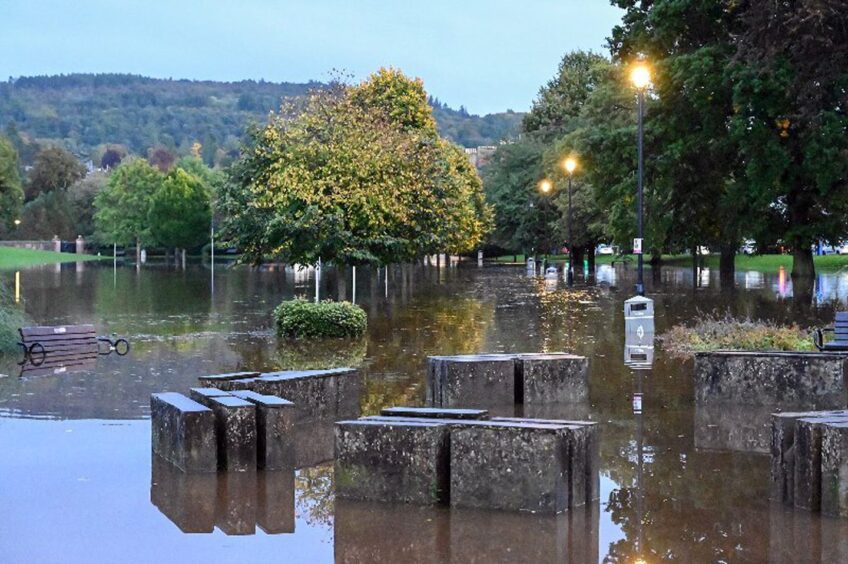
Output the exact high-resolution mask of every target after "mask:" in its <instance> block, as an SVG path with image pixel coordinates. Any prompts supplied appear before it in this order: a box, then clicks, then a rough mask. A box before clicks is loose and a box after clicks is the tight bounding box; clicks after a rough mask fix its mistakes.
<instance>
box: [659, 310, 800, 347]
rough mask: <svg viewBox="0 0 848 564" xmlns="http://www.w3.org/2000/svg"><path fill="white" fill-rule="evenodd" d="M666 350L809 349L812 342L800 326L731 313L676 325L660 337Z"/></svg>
mask: <svg viewBox="0 0 848 564" xmlns="http://www.w3.org/2000/svg"><path fill="white" fill-rule="evenodd" d="M659 340H660V342H661V343H662V345H663V349H665V350H666V351H668V352H669V353H670V354H671V355H673V356H689V355H691V354H694V353H696V352H705V351H716V350H740V351H809V350H813V348H814V346H813V341H812V339H811V337H810V333H809V332H808V331H804V330H803V329H801V328H800V327H798V326H797V325H776V324H774V323H767V322H764V321H752V320H751V319H736V318H734V317H731V316H729V315H725V316H724V317H720V316H718V315H712V316H706V317H704V318H703V319H700V320H698V321H697V322H695V324H694V325H675V326H674V327H672V328H671V329H669V330H668V331H667V332H666V333H664V334H663V335H661V336H660V338H659Z"/></svg>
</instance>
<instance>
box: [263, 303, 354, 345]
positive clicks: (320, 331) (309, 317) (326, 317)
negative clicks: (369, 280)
mask: <svg viewBox="0 0 848 564" xmlns="http://www.w3.org/2000/svg"><path fill="white" fill-rule="evenodd" d="M274 320H275V323H276V326H277V333H278V334H279V335H280V336H283V337H290V338H296V339H316V338H326V337H331V338H344V337H361V336H362V335H363V334H364V333H365V329H366V327H367V326H368V316H367V315H366V314H365V310H363V309H362V308H361V307H359V306H357V305H355V304H352V303H350V302H333V301H323V302H319V303H313V302H309V301H307V300H304V299H300V298H296V299H294V300H289V301H285V302H283V303H281V304H280V305H279V306H277V308H276V309H274Z"/></svg>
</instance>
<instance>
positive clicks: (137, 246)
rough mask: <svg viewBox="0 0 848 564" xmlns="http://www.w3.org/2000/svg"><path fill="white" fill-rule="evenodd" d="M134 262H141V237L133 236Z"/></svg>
mask: <svg viewBox="0 0 848 564" xmlns="http://www.w3.org/2000/svg"><path fill="white" fill-rule="evenodd" d="M135 264H136V265H139V264H141V239H139V238H138V237H136V238H135Z"/></svg>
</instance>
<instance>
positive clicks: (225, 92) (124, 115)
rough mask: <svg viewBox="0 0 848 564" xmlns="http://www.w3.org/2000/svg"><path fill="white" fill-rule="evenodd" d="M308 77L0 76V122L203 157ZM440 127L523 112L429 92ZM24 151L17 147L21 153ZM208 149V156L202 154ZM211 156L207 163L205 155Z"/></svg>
mask: <svg viewBox="0 0 848 564" xmlns="http://www.w3.org/2000/svg"><path fill="white" fill-rule="evenodd" d="M316 86H320V83H318V82H310V83H306V84H296V83H286V82H283V83H274V82H265V81H261V80H260V81H254V80H244V81H240V82H215V81H195V80H171V79H155V78H147V77H143V76H135V75H128V74H70V75H59V76H37V77H22V78H17V79H10V80H9V81H8V82H5V83H0V127H2V128H3V129H4V130H5V131H6V133H7V134H9V135H11V136H13V137H14V136H22V137H24V138H28V139H29V140H33V141H39V142H45V141H46V142H58V143H60V144H62V145H64V146H65V147H66V148H67V149H69V150H70V151H72V152H73V153H75V154H77V155H79V156H82V157H86V156H91V155H94V154H95V153H96V150H97V148H98V147H99V146H101V147H102V146H103V145H106V144H119V145H124V146H126V148H127V149H129V150H130V151H131V152H133V153H137V154H146V152H147V151H148V149H150V148H151V147H154V146H164V147H166V148H169V149H171V150H175V151H176V152H178V153H182V154H186V153H188V152H189V151H190V150H191V147H192V145H193V144H194V143H196V142H199V143H201V144H202V146H203V149H204V150H203V153H204V160H215V161H216V162H218V160H219V159H218V158H217V157H215V155H216V153H217V154H218V157H220V155H221V154H227V153H229V154H232V152H233V151H234V150H236V149H237V147H238V144H239V140H240V139H241V138H242V136H243V134H244V131H245V128H246V127H247V125H248V124H249V123H251V122H255V123H262V122H264V121H265V119H266V117H267V115H268V112H269V111H271V110H276V109H278V108H279V106H280V102H281V100H282V98H284V97H296V96H303V95H304V94H306V93H307V92H308V91H309V89H310V88H313V87H316ZM431 105H433V113H434V115H435V118H436V121H437V122H438V124H439V128H440V130H441V133H442V135H444V136H445V137H448V138H449V139H451V140H453V141H454V142H456V143H458V144H460V145H463V146H466V147H476V146H478V145H491V144H495V143H497V142H498V141H500V140H502V139H506V138H509V137H512V136H514V135H515V134H516V133H517V132H518V128H519V125H520V122H521V118H522V116H523V114H521V113H516V112H511V111H509V112H504V113H497V114H489V115H486V116H474V115H469V114H468V113H467V112H466V111H465V110H464V109H463V108H460V110H454V109H451V108H449V107H447V106H446V105H444V104H442V103H440V102H439V101H438V100H431ZM28 156H29V155H26V154H22V155H21V157H22V159H23V160H24V161H27V160H29V159H28ZM207 156H208V158H207ZM210 164H211V163H210Z"/></svg>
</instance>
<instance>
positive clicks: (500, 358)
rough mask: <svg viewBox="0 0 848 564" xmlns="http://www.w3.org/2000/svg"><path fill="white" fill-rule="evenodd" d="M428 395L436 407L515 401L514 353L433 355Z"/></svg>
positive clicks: (479, 405) (428, 379) (428, 367)
mask: <svg viewBox="0 0 848 564" xmlns="http://www.w3.org/2000/svg"><path fill="white" fill-rule="evenodd" d="M427 361H428V364H427V398H428V402H429V403H430V405H433V406H437V407H454V406H458V405H462V406H464V407H489V406H498V405H513V404H514V403H516V388H515V355H509V354H481V355H459V356H431V357H429V358H428V359H427Z"/></svg>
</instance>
